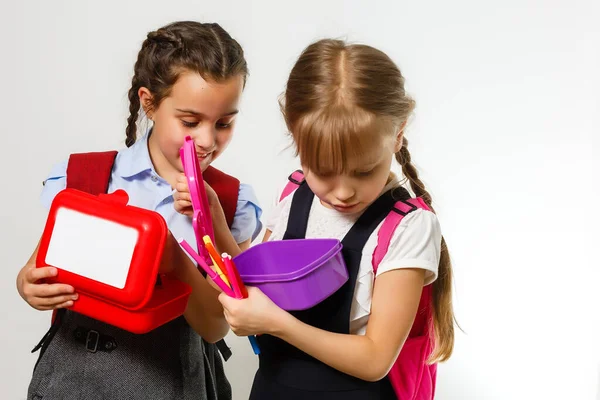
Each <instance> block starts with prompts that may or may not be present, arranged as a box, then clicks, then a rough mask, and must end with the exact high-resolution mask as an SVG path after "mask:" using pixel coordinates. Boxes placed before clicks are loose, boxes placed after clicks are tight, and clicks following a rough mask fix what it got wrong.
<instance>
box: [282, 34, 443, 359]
mask: <svg viewBox="0 0 600 400" xmlns="http://www.w3.org/2000/svg"><path fill="white" fill-rule="evenodd" d="M280 105H281V110H282V113H283V116H284V118H285V121H286V124H287V127H288V130H289V132H290V134H291V135H292V137H293V140H294V143H295V145H296V153H297V154H296V155H299V156H300V159H301V161H302V164H303V165H306V166H307V167H308V168H309V169H310V170H313V171H315V172H319V171H326V172H327V173H338V174H339V173H343V172H344V171H345V169H346V168H347V165H348V161H349V160H353V159H354V160H355V159H356V157H361V155H362V154H364V152H365V149H368V148H370V147H369V146H372V144H373V143H380V140H381V135H396V134H398V132H399V131H400V130H401V129H403V126H404V124H405V123H406V121H407V120H408V118H409V116H410V115H411V113H412V111H413V109H414V106H415V102H414V101H413V99H411V98H410V97H409V96H407V95H406V92H405V90H404V77H403V76H402V74H401V73H400V69H399V68H398V67H397V66H396V64H395V63H394V62H393V61H392V60H391V59H390V58H389V57H388V56H387V55H386V54H385V53H383V52H381V51H380V50H377V49H375V48H373V47H370V46H365V45H349V44H346V43H345V42H343V41H341V40H332V39H325V40H321V41H318V42H316V43H313V44H311V45H310V46H308V47H307V48H306V49H305V50H304V51H303V52H302V54H301V55H300V57H299V59H298V61H297V62H296V64H295V65H294V67H293V69H292V72H291V73H290V77H289V79H288V82H287V87H286V91H285V94H284V95H283V97H282V99H281V101H280ZM407 146H408V142H407V141H406V139H403V143H402V147H401V149H400V151H398V153H396V155H395V158H396V160H397V161H398V163H399V164H400V165H401V166H402V172H403V174H404V176H405V178H406V179H407V180H408V182H409V183H410V188H411V189H412V191H413V192H414V194H415V195H416V196H419V197H421V198H423V200H424V201H425V203H427V205H428V206H429V207H431V203H432V200H431V195H430V194H429V192H428V191H427V190H426V189H425V185H424V184H423V182H421V180H420V179H419V174H418V173H417V170H416V168H415V167H414V166H413V164H412V161H411V157H410V153H409V151H408V147H407ZM432 210H433V208H432ZM433 324H434V335H435V349H434V351H433V353H432V354H431V356H430V358H429V362H431V363H433V362H438V361H445V360H447V359H448V358H449V357H450V355H451V354H452V349H453V347H454V313H453V311H452V266H451V262H450V255H449V253H448V248H447V246H446V242H445V240H444V239H443V238H442V246H441V257H440V264H439V270H438V278H437V280H436V281H435V282H434V284H433Z"/></svg>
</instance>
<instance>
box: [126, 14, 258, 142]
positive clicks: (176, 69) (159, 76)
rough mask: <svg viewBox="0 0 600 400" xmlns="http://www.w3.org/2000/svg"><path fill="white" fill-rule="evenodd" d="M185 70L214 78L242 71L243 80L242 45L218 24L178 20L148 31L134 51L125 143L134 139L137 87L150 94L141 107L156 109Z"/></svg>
mask: <svg viewBox="0 0 600 400" xmlns="http://www.w3.org/2000/svg"><path fill="white" fill-rule="evenodd" d="M187 71H191V72H195V73H198V74H199V75H200V76H202V77H203V78H204V79H207V80H209V79H210V80H213V81H215V82H221V81H224V80H227V79H229V78H231V77H234V76H237V75H242V76H243V78H244V82H245V81H246V78H247V76H248V66H247V64H246V59H245V58H244V51H243V50H242V47H241V46H240V45H239V43H238V42H237V41H235V40H234V39H233V38H232V37H231V36H229V34H228V33H227V32H226V31H225V30H224V29H223V28H221V26H219V25H218V24H214V23H210V24H209V23H207V24H203V23H199V22H193V21H180V22H174V23H172V24H169V25H166V26H164V27H162V28H160V29H158V30H156V31H153V32H150V33H148V36H147V38H146V40H144V43H143V44H142V48H141V50H140V51H139V53H138V57H137V61H136V63H135V66H134V73H133V78H132V80H131V88H130V89H129V93H128V97H129V117H128V118H127V128H126V130H125V133H126V140H125V144H126V145H127V147H130V146H131V145H133V144H134V143H135V140H136V121H137V119H138V113H139V110H140V99H139V96H138V91H139V89H140V88H141V87H145V88H147V89H148V90H149V91H150V93H151V94H152V104H145V105H144V106H145V108H147V109H156V108H158V106H159V105H160V103H161V101H162V100H163V99H164V98H165V97H167V96H169V93H170V91H171V89H172V87H173V85H174V84H175V83H176V82H177V79H178V78H179V76H180V75H181V73H183V72H187Z"/></svg>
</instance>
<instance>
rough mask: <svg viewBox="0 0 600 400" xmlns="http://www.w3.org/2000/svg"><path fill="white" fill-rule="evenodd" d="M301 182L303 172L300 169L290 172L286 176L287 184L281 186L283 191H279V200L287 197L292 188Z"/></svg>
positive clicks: (295, 187) (302, 180) (294, 188)
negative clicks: (283, 186)
mask: <svg viewBox="0 0 600 400" xmlns="http://www.w3.org/2000/svg"><path fill="white" fill-rule="evenodd" d="M303 182H304V172H302V170H301V169H299V170H296V171H294V172H292V173H291V175H290V176H289V177H288V183H287V185H285V188H283V192H281V197H280V198H279V201H281V200H283V199H285V198H286V197H288V196H289V195H290V194H291V193H292V192H293V191H294V190H296V189H298V186H300V185H302V183H303Z"/></svg>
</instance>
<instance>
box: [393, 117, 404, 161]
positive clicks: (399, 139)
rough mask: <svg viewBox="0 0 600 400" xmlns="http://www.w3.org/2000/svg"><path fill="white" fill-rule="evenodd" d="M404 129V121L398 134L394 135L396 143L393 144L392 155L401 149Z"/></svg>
mask: <svg viewBox="0 0 600 400" xmlns="http://www.w3.org/2000/svg"><path fill="white" fill-rule="evenodd" d="M405 127H406V121H404V122H403V123H402V125H401V126H400V129H399V130H398V133H397V134H396V141H395V144H394V153H397V152H399V151H400V149H401V148H402V143H403V141H404V128H405Z"/></svg>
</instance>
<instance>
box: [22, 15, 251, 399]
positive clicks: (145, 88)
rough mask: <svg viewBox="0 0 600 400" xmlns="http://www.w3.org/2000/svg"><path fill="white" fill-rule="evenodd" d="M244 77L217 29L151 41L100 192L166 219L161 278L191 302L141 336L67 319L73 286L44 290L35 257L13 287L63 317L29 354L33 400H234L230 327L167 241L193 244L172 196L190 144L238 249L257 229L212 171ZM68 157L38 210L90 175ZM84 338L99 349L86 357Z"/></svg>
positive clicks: (240, 57)
mask: <svg viewBox="0 0 600 400" xmlns="http://www.w3.org/2000/svg"><path fill="white" fill-rule="evenodd" d="M247 75H248V69H247V65H246V60H245V59H244V53H243V50H242V48H241V47H240V45H239V44H238V42H237V41H235V40H234V39H233V38H232V37H231V36H230V35H229V34H228V33H227V32H226V31H225V30H223V28H221V27H220V26H219V25H217V24H214V23H197V22H176V23H172V24H170V25H167V26H164V27H162V28H160V29H158V30H157V31H154V32H150V33H148V35H147V38H146V40H145V41H144V42H143V44H142V48H141V50H140V52H139V54H138V57H137V61H136V63H135V66H134V74H133V79H132V84H131V89H129V103H130V105H129V111H130V116H129V118H128V119H127V129H126V140H125V143H126V145H127V148H125V149H124V150H121V151H119V152H118V154H116V157H115V158H114V164H112V170H111V172H110V174H109V175H110V176H109V177H108V182H106V184H107V185H108V186H107V192H109V193H110V192H113V191H115V190H117V189H124V190H125V191H126V192H127V193H128V195H129V204H131V205H135V206H137V207H142V208H146V209H149V210H153V211H156V212H158V213H160V214H161V215H162V216H163V217H164V219H165V221H166V222H167V225H168V227H169V230H170V232H172V235H170V236H169V240H168V242H167V247H166V248H165V253H166V257H163V259H166V260H167V262H163V264H162V265H161V272H168V273H171V274H172V275H174V276H175V277H176V278H178V279H179V280H181V281H183V282H185V283H187V284H189V285H190V286H191V287H192V294H191V296H190V299H189V302H188V306H187V309H186V311H185V314H184V316H182V317H180V318H177V319H175V320H173V321H171V322H169V323H167V324H165V325H163V326H161V327H159V328H157V329H155V330H153V331H151V332H149V333H147V334H144V335H135V334H131V333H129V332H126V331H124V330H121V329H118V328H116V327H114V326H110V325H108V324H104V323H102V322H100V321H97V320H93V319H91V318H88V317H86V316H83V315H81V314H77V313H74V312H72V311H69V310H68V308H69V306H71V305H72V304H73V302H76V301H77V293H76V292H75V291H74V288H73V287H71V286H69V285H63V284H51V285H49V284H45V283H43V279H44V278H45V277H50V276H54V275H56V273H57V271H56V269H55V268H51V267H44V268H35V260H36V255H37V249H36V250H35V251H34V253H33V255H32V256H31V258H30V259H29V261H28V262H27V264H26V265H25V266H24V267H23V269H22V270H21V271H20V273H19V276H18V278H17V287H18V290H19V293H20V294H21V296H22V297H23V299H24V300H25V301H26V302H27V303H29V305H31V306H32V307H33V308H35V309H37V310H61V311H60V312H58V313H57V318H55V320H54V323H53V325H52V327H51V329H50V331H49V332H48V334H47V335H45V336H44V339H42V342H41V343H40V345H38V346H36V347H38V348H41V352H40V353H41V354H40V358H39V359H38V363H37V364H36V367H35V369H34V372H33V378H32V380H31V383H30V386H29V391H28V397H27V398H28V399H41V398H44V399H219V400H220V399H231V387H230V385H229V383H228V382H227V379H226V378H225V376H224V372H223V365H222V360H221V356H220V355H219V353H218V352H217V351H216V349H217V346H215V344H214V343H216V342H219V341H220V340H221V339H222V338H223V337H224V336H225V335H226V333H227V332H228V329H229V327H228V325H227V323H226V321H225V318H224V315H223V309H222V307H221V304H220V303H219V301H218V294H219V292H218V291H217V290H216V289H214V288H213V287H212V285H211V284H209V282H208V281H207V280H206V279H205V278H204V277H203V275H202V274H201V273H200V271H199V270H198V269H197V268H196V266H195V265H194V264H193V263H192V262H191V260H190V259H189V258H188V257H187V256H186V255H185V254H184V253H183V251H182V250H181V248H180V247H179V246H178V245H177V242H176V241H175V240H174V239H173V236H175V237H183V238H185V239H186V240H187V241H188V242H189V243H196V241H195V239H194V232H193V229H192V223H191V218H189V216H187V215H183V214H180V213H178V212H176V211H175V208H174V202H175V198H174V196H173V193H174V191H173V189H174V188H175V186H176V185H177V182H178V179H180V178H181V176H182V175H183V174H182V171H183V168H182V164H181V160H180V157H179V149H180V147H181V146H182V145H183V142H184V139H185V137H186V136H191V137H192V138H193V140H194V141H195V144H196V150H197V154H198V157H199V161H200V165H201V168H202V171H203V172H204V178H205V180H206V182H207V183H208V184H209V185H211V186H212V188H211V189H209V190H210V191H211V193H215V192H216V194H217V195H218V196H219V200H220V201H221V207H222V208H223V209H224V211H225V217H226V218H227V226H228V230H230V232H231V235H232V236H233V238H234V241H235V242H236V243H237V244H239V247H240V248H242V249H243V248H246V247H248V245H249V243H250V241H251V240H252V239H253V238H254V237H255V236H256V235H257V234H258V232H259V231H260V229H261V223H260V221H259V217H260V214H261V209H260V208H259V206H258V205H257V201H256V198H255V195H254V192H253V190H252V188H251V187H250V186H248V185H244V184H240V182H239V181H238V180H237V179H235V178H233V177H231V176H229V175H226V174H225V173H223V172H221V171H218V170H216V169H215V168H213V167H211V166H210V164H211V162H212V161H214V160H215V159H216V158H217V157H219V155H220V154H221V153H222V152H223V151H224V150H225V149H226V148H227V145H228V144H229V142H230V140H231V138H232V134H233V129H234V126H235V120H236V115H237V113H238V104H239V100H240V96H241V94H242V91H243V88H244V86H245V82H246V78H247ZM140 114H141V115H142V116H144V117H146V118H148V120H150V121H151V129H150V130H149V131H148V132H137V130H136V123H137V121H138V119H139V117H140ZM93 154H98V153H86V154H84V156H85V157H88V160H89V159H91V158H90V157H92V156H93ZM73 156H74V155H72V156H71V157H70V159H69V162H64V163H61V164H58V165H57V166H56V167H55V168H54V169H53V170H52V172H51V173H50V175H49V177H48V178H47V180H46V181H45V184H44V189H43V191H42V196H41V199H42V202H43V203H44V205H45V206H47V207H49V206H50V204H51V202H52V200H53V198H54V196H55V195H56V194H57V193H58V192H59V191H61V190H62V189H64V188H65V187H73V185H72V182H73V181H75V175H78V176H77V179H81V177H82V176H83V177H84V178H85V174H88V175H89V174H91V172H88V171H82V170H80V169H77V168H76V167H75V166H74V165H71V164H72V160H73V159H74V158H73ZM90 164H91V163H90ZM92 169H93V168H90V170H92ZM70 182H71V183H70ZM177 200H178V201H185V199H180V198H178V199H177ZM59 316H60V318H59ZM90 332H92V333H93V335H92V336H90ZM90 337H91V338H92V339H93V340H95V341H96V343H94V346H92V350H93V351H91V350H90V346H89V339H90ZM86 338H87V340H86ZM219 349H221V348H219ZM223 352H224V351H223Z"/></svg>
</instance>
